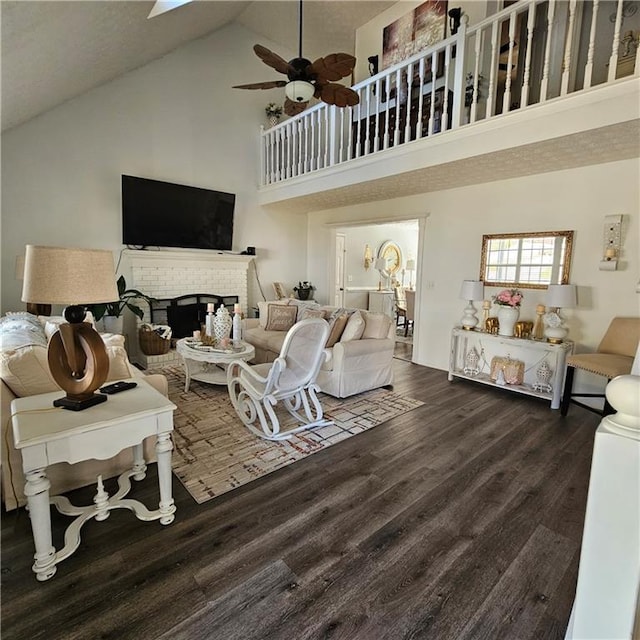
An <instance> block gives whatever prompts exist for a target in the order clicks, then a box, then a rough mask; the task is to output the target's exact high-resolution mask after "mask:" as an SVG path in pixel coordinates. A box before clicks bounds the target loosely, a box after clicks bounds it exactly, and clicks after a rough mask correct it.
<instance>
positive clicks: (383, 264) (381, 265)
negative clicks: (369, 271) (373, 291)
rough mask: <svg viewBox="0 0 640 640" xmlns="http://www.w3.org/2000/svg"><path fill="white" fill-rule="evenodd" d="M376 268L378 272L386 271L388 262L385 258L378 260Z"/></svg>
mask: <svg viewBox="0 0 640 640" xmlns="http://www.w3.org/2000/svg"><path fill="white" fill-rule="evenodd" d="M374 266H375V268H376V269H377V270H378V271H384V270H385V269H386V268H387V261H386V260H385V259H384V258H376V263H375V265H374Z"/></svg>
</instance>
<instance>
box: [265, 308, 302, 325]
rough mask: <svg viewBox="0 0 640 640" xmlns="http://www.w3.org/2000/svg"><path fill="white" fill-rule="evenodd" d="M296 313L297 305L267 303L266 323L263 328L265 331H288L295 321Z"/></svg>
mask: <svg viewBox="0 0 640 640" xmlns="http://www.w3.org/2000/svg"><path fill="white" fill-rule="evenodd" d="M260 315H262V314H260ZM297 315H298V309H297V307H289V306H285V305H282V304H268V305H267V323H266V325H265V328H264V329H265V331H289V329H291V327H293V325H294V324H295V323H296V316H297Z"/></svg>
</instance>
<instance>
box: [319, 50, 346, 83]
mask: <svg viewBox="0 0 640 640" xmlns="http://www.w3.org/2000/svg"><path fill="white" fill-rule="evenodd" d="M355 66H356V59H355V58H354V57H353V56H352V55H349V54H348V53H330V54H329V55H328V56H325V57H324V58H318V59H317V60H315V61H314V62H313V64H312V65H311V66H310V67H308V68H307V73H308V74H309V75H311V76H315V77H316V79H317V80H318V81H320V82H329V81H330V82H333V81H335V80H340V79H341V78H346V77H347V76H348V75H351V73H352V71H353V68H354V67H355Z"/></svg>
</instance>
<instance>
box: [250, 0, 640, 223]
mask: <svg viewBox="0 0 640 640" xmlns="http://www.w3.org/2000/svg"><path fill="white" fill-rule="evenodd" d="M636 4H638V3H629V2H627V1H626V0H609V1H601V0H591V1H585V2H582V1H578V0H568V1H567V0H549V1H541V0H520V2H517V3H515V4H513V5H511V6H510V7H508V8H506V9H504V10H503V11H501V12H499V13H496V14H495V15H493V16H490V17H488V18H487V19H485V20H483V21H481V22H479V23H477V24H475V25H472V26H469V25H468V24H467V22H466V20H465V18H466V16H464V15H463V17H462V23H461V25H460V28H459V30H458V31H457V33H455V34H454V35H452V36H450V37H449V38H447V39H445V40H442V41H441V42H439V43H437V44H435V45H432V46H430V47H428V48H427V49H424V50H423V51H421V52H419V53H417V54H416V55H414V56H413V57H411V58H408V59H407V60H405V61H402V62H400V63H398V64H396V65H394V66H392V67H389V68H388V69H385V70H384V71H382V72H381V73H378V74H377V75H374V76H372V77H370V78H368V79H367V80H365V81H363V82H360V83H358V84H356V85H354V87H353V89H354V90H355V91H356V92H357V93H358V95H359V98H360V102H359V104H358V105H356V106H354V107H348V108H342V109H340V108H336V107H333V106H328V105H326V104H324V103H320V104H317V105H315V106H313V107H312V108H309V109H307V110H306V111H304V112H303V113H302V114H300V115H299V116H297V117H295V118H292V119H290V120H287V121H285V122H283V123H281V124H279V125H277V126H275V127H274V128H272V129H269V130H267V131H263V132H262V134H261V154H262V158H261V162H262V165H261V186H260V188H259V199H260V203H261V204H263V205H265V206H268V205H277V206H278V208H279V209H281V210H287V211H293V212H308V211H314V210H320V209H327V208H333V207H339V206H346V205H353V204H358V203H362V202H369V201H373V200H384V199H390V198H394V197H400V196H406V195H414V194H418V193H427V192H430V191H439V190H442V189H448V188H453V187H459V186H464V185H468V184H478V183H483V182H491V181H495V180H502V179H507V178H513V177H519V176H524V175H531V174H536V173H544V172H549V171H558V170H562V169H569V168H573V167H580V166H586V165H591V164H600V163H604V162H612V161H616V160H622V159H628V158H633V157H638V156H639V155H640V81H639V76H640V62H639V61H640V46H638V44H639V38H640V11H634V10H633V6H635V5H636Z"/></svg>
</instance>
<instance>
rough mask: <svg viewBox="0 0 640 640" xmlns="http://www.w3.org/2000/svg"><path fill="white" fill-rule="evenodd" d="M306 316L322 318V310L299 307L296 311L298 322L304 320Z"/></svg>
mask: <svg viewBox="0 0 640 640" xmlns="http://www.w3.org/2000/svg"><path fill="white" fill-rule="evenodd" d="M307 318H322V319H324V311H321V310H320V309H301V310H300V311H299V312H298V320H297V321H298V322H300V320H306V319H307Z"/></svg>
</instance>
